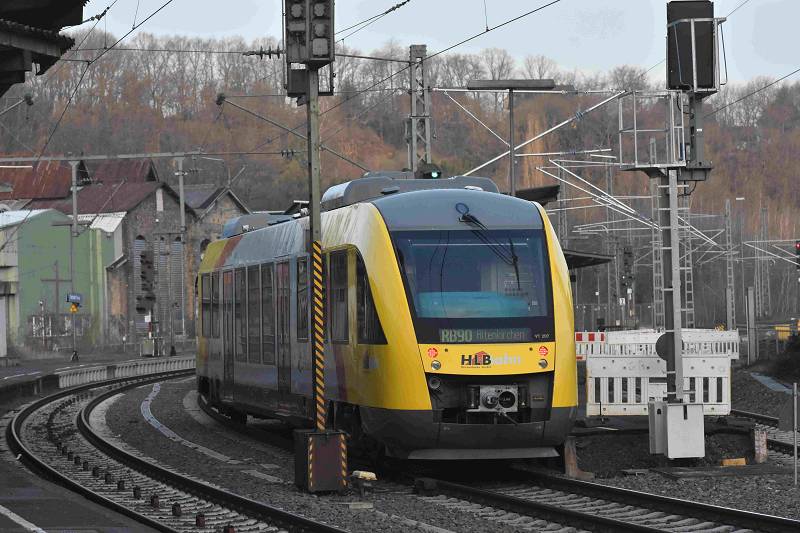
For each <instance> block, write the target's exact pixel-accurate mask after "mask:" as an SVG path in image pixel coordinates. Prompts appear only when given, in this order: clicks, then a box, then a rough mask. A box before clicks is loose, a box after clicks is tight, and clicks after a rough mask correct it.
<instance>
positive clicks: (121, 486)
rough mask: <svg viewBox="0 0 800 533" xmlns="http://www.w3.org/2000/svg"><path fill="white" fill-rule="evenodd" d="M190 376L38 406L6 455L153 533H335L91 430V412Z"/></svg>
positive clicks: (116, 383)
mask: <svg viewBox="0 0 800 533" xmlns="http://www.w3.org/2000/svg"><path fill="white" fill-rule="evenodd" d="M193 373H194V370H188V371H173V372H166V373H160V374H153V375H150V376H139V377H135V378H123V379H115V380H108V381H102V382H97V383H92V384H90V385H84V386H80V387H76V388H73V389H69V390H65V391H61V392H58V393H56V394H53V395H51V396H48V397H45V398H42V399H40V400H38V401H35V402H33V403H31V404H28V405H27V406H25V407H23V408H22V409H21V410H20V411H19V412H18V413H17V414H16V415H15V416H14V418H13V419H12V420H11V422H10V423H9V425H8V426H7V428H6V439H7V442H8V445H9V448H10V450H11V451H12V453H14V455H15V456H17V457H18V458H19V459H21V460H22V461H24V462H25V463H26V464H27V465H28V466H29V467H30V468H31V469H33V470H34V471H36V472H38V473H40V474H41V475H43V476H45V477H48V478H50V479H52V480H54V481H56V482H58V483H60V484H62V485H64V486H66V487H68V488H70V489H72V490H74V491H76V492H78V493H80V494H82V495H83V496H85V497H87V498H89V499H91V500H93V501H95V502H97V503H99V504H101V505H104V506H106V507H108V508H111V509H113V510H114V511H117V512H119V513H122V514H124V515H126V516H129V517H131V518H133V519H135V520H138V521H140V522H141V523H143V524H145V525H147V526H149V527H151V528H153V529H156V530H159V531H165V532H177V531H199V532H208V533H211V532H218V531H223V532H224V531H226V530H227V531H237V532H260V531H298V532H299V531H308V532H321V533H334V532H336V533H341V532H342V530H341V529H339V528H336V527H333V526H330V525H328V524H325V523H321V522H317V521H314V520H311V519H309V518H306V517H303V516H300V515H297V514H294V513H290V512H287V511H284V510H282V509H278V508H276V507H272V506H270V505H267V504H264V503H261V502H258V501H254V500H251V499H248V498H244V497H242V496H239V495H237V494H234V493H231V492H229V491H226V490H224V489H221V488H219V487H215V486H210V485H208V484H206V483H205V482H204V481H203V480H201V479H197V478H193V477H189V476H186V475H184V474H181V473H179V472H176V471H174V470H172V469H169V468H166V467H164V466H163V465H158V464H154V461H152V460H150V459H148V458H146V457H142V456H139V455H137V454H136V453H133V452H132V451H131V450H129V449H122V448H120V447H118V446H117V445H115V444H113V443H111V442H108V441H106V440H104V439H103V438H102V437H101V436H100V435H99V434H98V433H97V432H96V431H95V430H94V429H93V428H92V426H91V424H90V416H91V413H92V411H93V410H94V409H95V408H97V407H98V406H99V405H101V404H103V402H105V401H106V400H108V399H110V398H111V397H113V396H115V395H117V394H120V393H122V392H124V391H126V390H130V389H132V388H135V387H138V386H141V385H143V384H147V383H152V382H156V381H163V380H167V379H176V378H180V377H184V376H190V375H192V374H193Z"/></svg>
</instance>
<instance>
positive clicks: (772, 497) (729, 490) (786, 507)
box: [599, 467, 800, 519]
mask: <svg viewBox="0 0 800 533" xmlns="http://www.w3.org/2000/svg"><path fill="white" fill-rule="evenodd" d="M732 468H735V467H732ZM599 482H600V483H605V484H608V485H614V486H616V487H624V488H628V489H634V490H642V491H647V492H652V493H655V494H664V495H667V496H673V497H676V498H682V499H684V500H693V501H698V502H705V503H711V504H714V505H722V506H724V507H733V508H736V509H745V510H748V511H754V512H758V513H767V514H773V515H777V516H785V517H788V518H795V519H800V489H797V488H795V487H794V486H793V485H792V476H791V475H790V474H789V475H779V476H742V477H719V478H702V479H685V480H678V481H673V480H670V479H668V478H665V477H663V476H661V475H659V474H653V473H650V474H645V475H642V476H626V477H615V478H610V479H603V480H599Z"/></svg>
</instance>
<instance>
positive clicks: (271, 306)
mask: <svg viewBox="0 0 800 533" xmlns="http://www.w3.org/2000/svg"><path fill="white" fill-rule="evenodd" d="M273 275H274V265H272V264H269V265H262V266H261V313H262V320H261V348H262V350H263V352H262V359H261V361H262V362H263V363H264V364H265V365H274V364H275V298H274V291H273V290H272V288H273Z"/></svg>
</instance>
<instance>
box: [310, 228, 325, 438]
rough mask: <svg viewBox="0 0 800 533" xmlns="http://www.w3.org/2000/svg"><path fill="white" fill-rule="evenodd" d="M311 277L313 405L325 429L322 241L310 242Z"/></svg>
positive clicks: (322, 427) (318, 423) (318, 421)
mask: <svg viewBox="0 0 800 533" xmlns="http://www.w3.org/2000/svg"><path fill="white" fill-rule="evenodd" d="M311 273H312V274H311V279H312V285H313V298H312V299H311V314H312V315H313V317H314V335H313V337H312V344H313V352H314V396H315V398H314V400H315V401H314V405H315V409H316V416H315V419H316V424H317V430H318V431H323V430H324V429H325V308H324V306H323V304H322V302H323V287H324V285H323V277H322V243H320V242H319V241H314V242H312V243H311Z"/></svg>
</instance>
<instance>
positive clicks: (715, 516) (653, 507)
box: [200, 401, 800, 533]
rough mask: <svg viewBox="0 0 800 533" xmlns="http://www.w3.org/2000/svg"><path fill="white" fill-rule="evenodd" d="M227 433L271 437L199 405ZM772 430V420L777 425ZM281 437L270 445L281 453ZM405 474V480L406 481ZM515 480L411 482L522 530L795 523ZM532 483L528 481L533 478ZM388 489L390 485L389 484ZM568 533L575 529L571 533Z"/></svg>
mask: <svg viewBox="0 0 800 533" xmlns="http://www.w3.org/2000/svg"><path fill="white" fill-rule="evenodd" d="M200 404H201V407H203V410H204V411H206V413H208V414H209V415H211V416H213V417H214V418H215V419H216V420H217V421H219V422H221V423H223V424H225V425H227V426H228V427H230V428H232V429H234V430H237V431H240V432H243V433H245V434H249V435H250V436H252V437H255V438H259V437H260V438H261V439H263V438H264V436H265V435H267V434H268V433H269V432H266V431H259V430H252V429H250V428H246V427H245V426H243V425H240V424H236V423H234V422H232V421H231V420H230V419H228V418H227V417H225V416H223V415H220V414H219V413H217V412H216V411H214V410H213V409H211V408H209V407H208V406H206V405H204V403H203V402H202V401H201V402H200ZM775 423H776V424H777V420H776V421H775ZM282 440H283V439H282V437H281V436H276V435H272V437H271V438H270V441H271V444H273V445H275V446H278V447H281V448H283V447H285V446H286V445H285V443H283V442H282ZM407 474H408V473H406V475H407ZM515 474H517V477H518V478H519V480H518V481H516V482H513V483H509V484H503V485H500V486H489V485H486V487H485V488H477V487H475V486H474V485H469V486H468V485H464V484H461V483H454V482H451V481H444V480H440V479H432V478H427V477H422V478H417V479H416V481H415V490H416V492H417V493H418V495H419V497H420V498H421V499H422V500H423V501H425V502H426V503H429V504H434V505H441V506H445V507H449V508H451V509H457V510H463V511H465V512H471V513H475V514H476V515H479V516H481V517H482V518H484V519H489V520H494V521H497V522H498V523H502V524H505V525H511V526H513V527H515V528H517V529H518V530H520V531H542V530H547V531H559V530H561V528H563V530H564V531H576V530H578V531H580V530H588V531H612V532H617V531H636V532H664V531H670V532H678V531H681V532H683V531H691V532H713V533H734V532H735V533H745V532H750V531H765V532H779V533H782V532H796V531H800V520H793V519H789V518H783V517H777V516H772V515H766V514H760V513H754V512H750V511H742V510H738V509H731V508H727V507H721V506H715V505H710V504H705V503H698V502H691V501H687V500H681V499H677V498H670V497H666V496H661V495H657V494H652V493H647V492H639V491H634V490H629V489H622V488H617V487H612V486H608V485H600V484H598V483H590V482H584V481H577V480H571V479H567V478H562V477H559V476H552V475H549V474H546V473H541V472H536V473H532V472H529V471H524V472H519V471H515ZM531 478H532V479H531ZM390 485H395V484H394V483H392V484H390ZM573 528H574V529H573Z"/></svg>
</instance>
